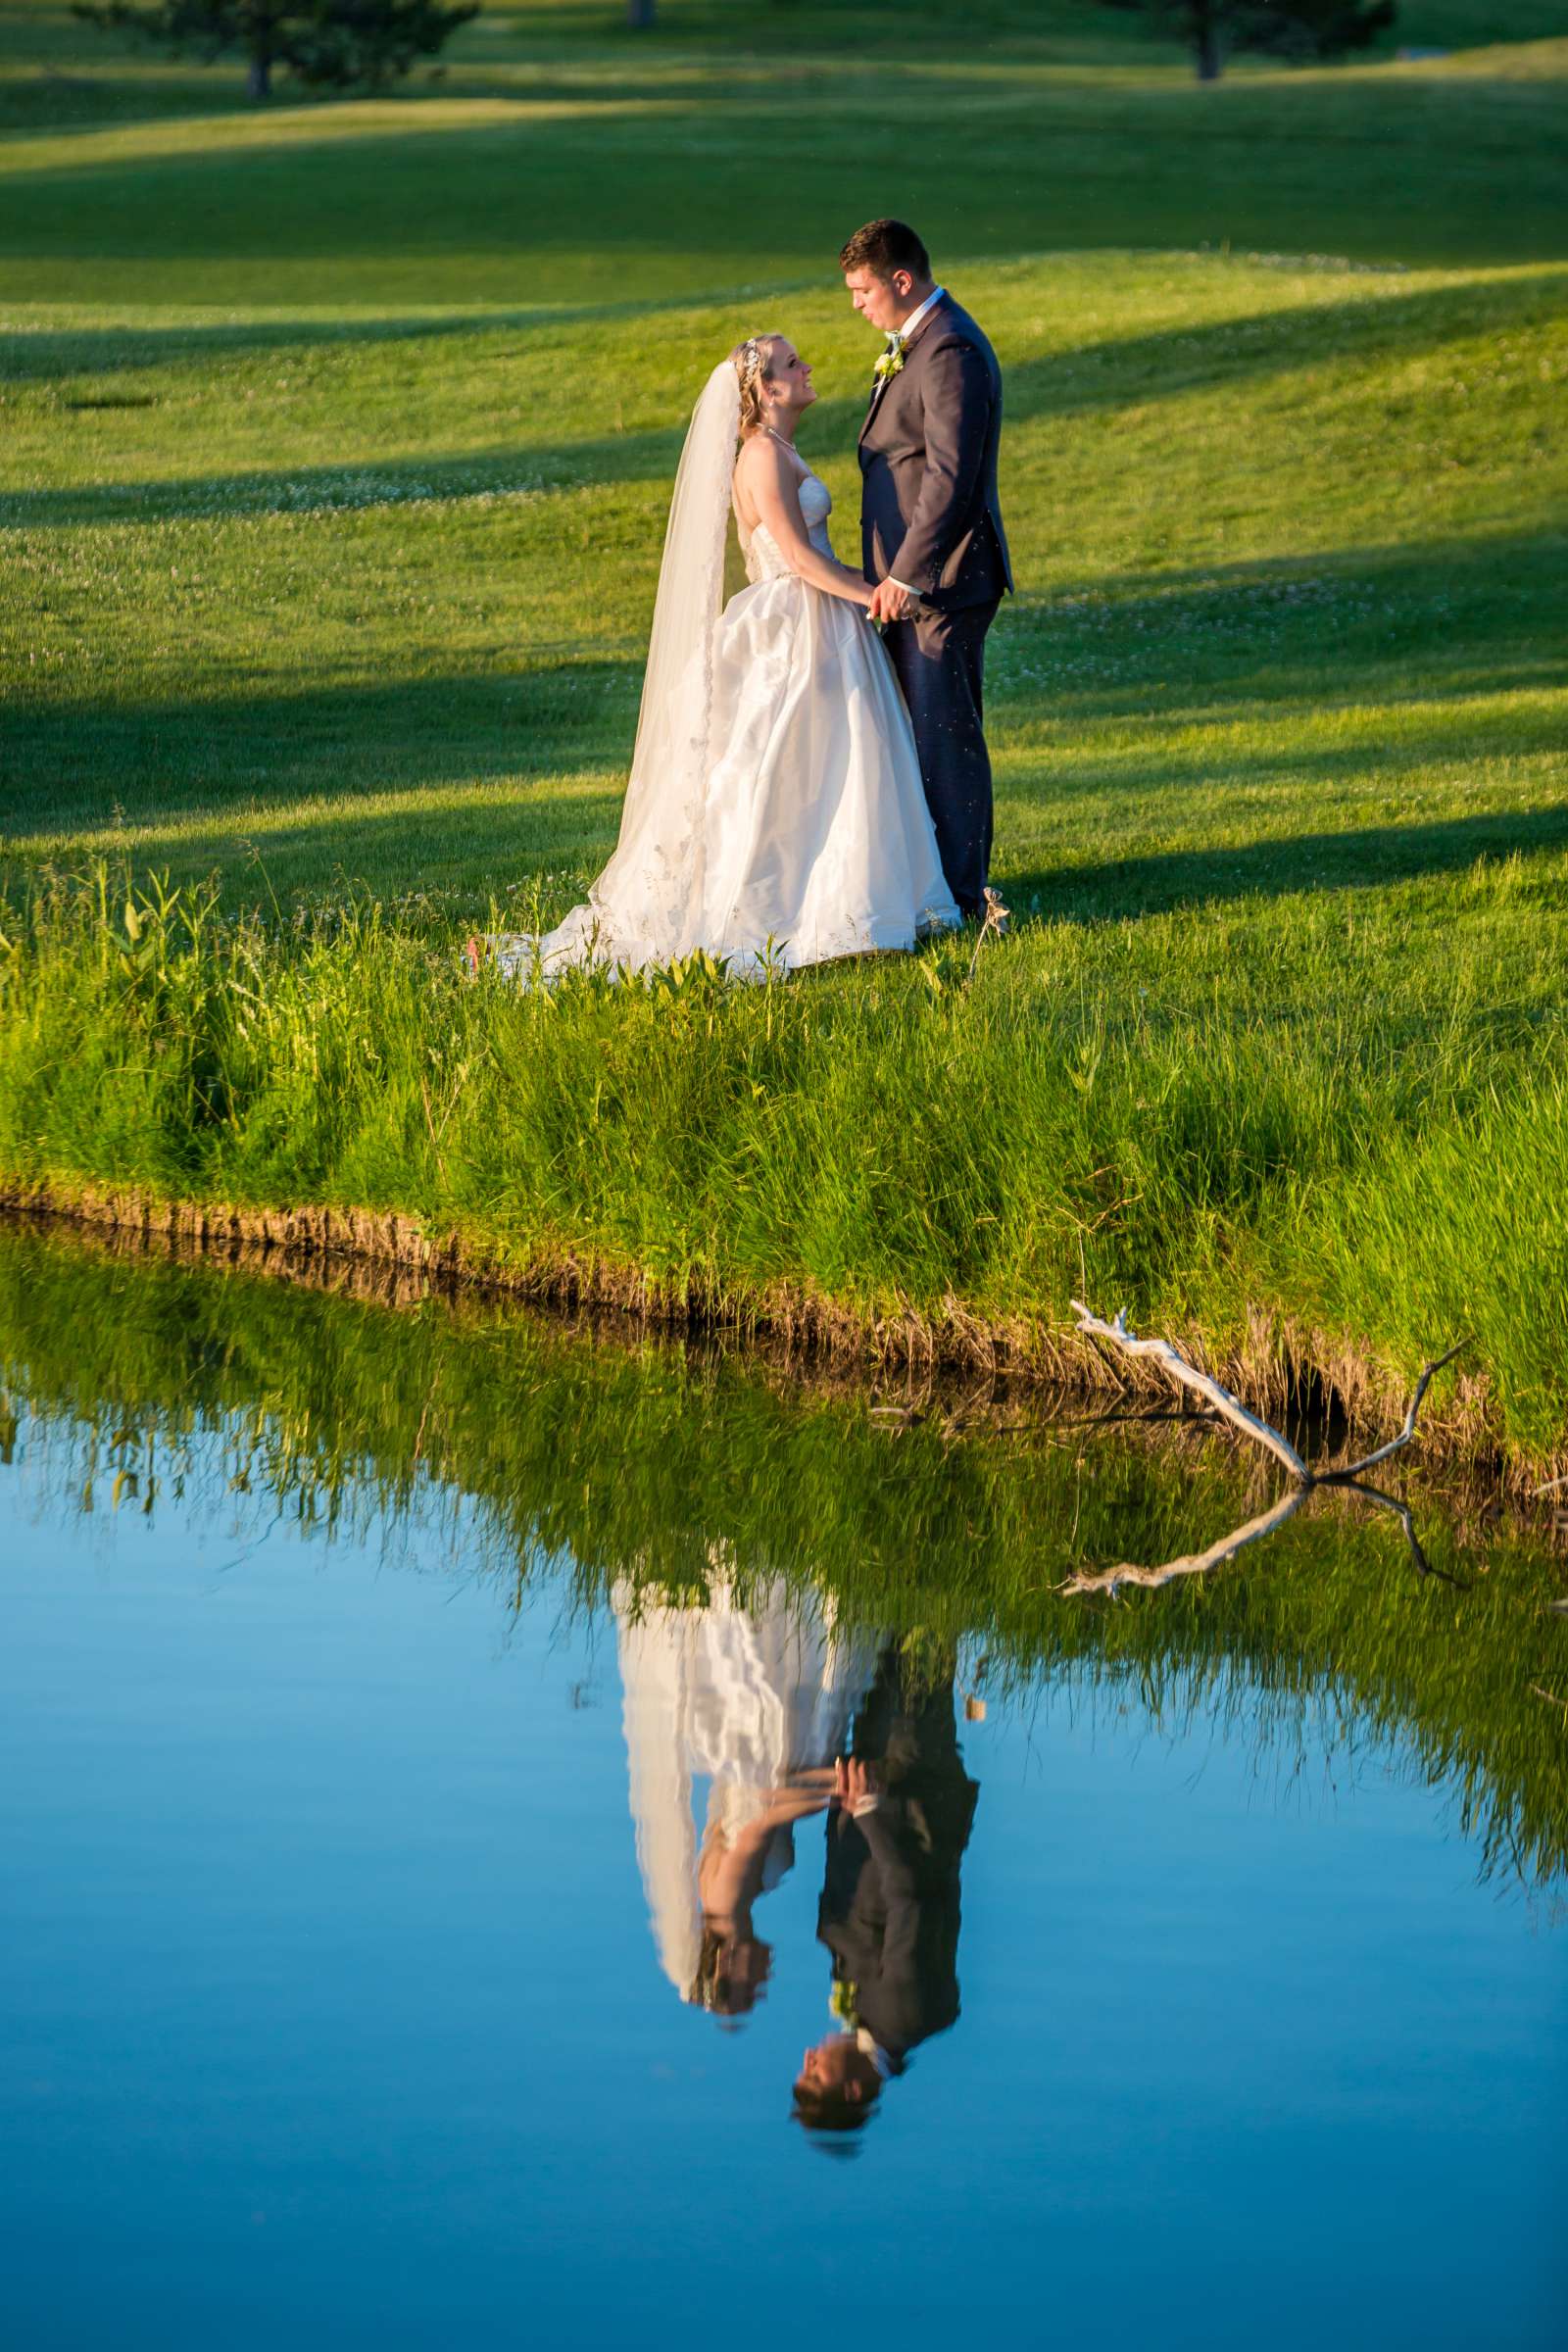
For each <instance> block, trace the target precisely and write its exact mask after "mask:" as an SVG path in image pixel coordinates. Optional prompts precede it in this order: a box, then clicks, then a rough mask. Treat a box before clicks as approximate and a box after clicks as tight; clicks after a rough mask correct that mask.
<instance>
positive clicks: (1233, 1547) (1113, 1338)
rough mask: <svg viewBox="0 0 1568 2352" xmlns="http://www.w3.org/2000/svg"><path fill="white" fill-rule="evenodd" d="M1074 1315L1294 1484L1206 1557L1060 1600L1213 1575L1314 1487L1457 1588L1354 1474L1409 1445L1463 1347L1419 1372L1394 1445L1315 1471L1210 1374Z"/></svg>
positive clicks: (1087, 1582) (1136, 1571)
mask: <svg viewBox="0 0 1568 2352" xmlns="http://www.w3.org/2000/svg"><path fill="white" fill-rule="evenodd" d="M1072 1307H1073V1312H1074V1313H1075V1314H1076V1315H1077V1317H1078V1328H1079V1330H1080V1331H1082V1332H1084V1333H1086V1334H1087V1335H1088V1336H1089V1337H1090V1338H1091V1339H1094V1340H1099V1341H1104V1342H1108V1343H1109V1344H1110V1345H1111V1346H1113V1347H1116V1348H1121V1349H1122V1351H1123V1353H1125V1354H1127V1355H1142V1356H1150V1357H1152V1358H1153V1360H1154V1361H1155V1362H1156V1363H1158V1364H1159V1365H1160V1367H1161V1368H1162V1369H1163V1370H1164V1371H1166V1372H1168V1373H1169V1374H1170V1376H1171V1378H1172V1379H1173V1380H1175V1381H1177V1382H1179V1383H1180V1385H1181V1386H1182V1387H1183V1388H1187V1389H1193V1390H1195V1391H1196V1392H1197V1394H1198V1395H1199V1396H1200V1397H1205V1398H1206V1399H1207V1401H1208V1403H1209V1404H1210V1406H1211V1407H1212V1408H1213V1410H1214V1412H1215V1413H1217V1414H1218V1415H1219V1416H1220V1417H1221V1419H1223V1420H1226V1421H1228V1422H1229V1423H1230V1424H1231V1426H1232V1428H1233V1429H1239V1430H1240V1431H1241V1432H1242V1434H1243V1436H1244V1437H1248V1438H1250V1439H1252V1440H1253V1442H1254V1443H1255V1444H1256V1445H1259V1446H1264V1447H1265V1448H1266V1449H1267V1451H1268V1452H1270V1453H1272V1454H1273V1455H1274V1456H1275V1458H1276V1459H1277V1460H1278V1461H1281V1462H1283V1463H1284V1465H1285V1467H1286V1469H1287V1470H1288V1471H1289V1472H1290V1474H1291V1479H1292V1481H1293V1484H1292V1485H1291V1486H1290V1487H1289V1488H1288V1489H1287V1490H1286V1492H1285V1493H1284V1494H1283V1495H1281V1496H1280V1498H1279V1500H1278V1501H1277V1502H1275V1503H1273V1504H1271V1505H1270V1507H1269V1509H1268V1510H1266V1511H1263V1512H1261V1513H1260V1514H1259V1515H1258V1516H1257V1517H1256V1518H1255V1519H1250V1520H1248V1521H1247V1523H1246V1525H1245V1526H1243V1527H1238V1528H1235V1529H1233V1530H1232V1532H1231V1533H1230V1534H1229V1535H1228V1536H1222V1537H1221V1538H1220V1540H1219V1542H1218V1543H1217V1544H1210V1545H1209V1547H1208V1549H1207V1550H1206V1551H1199V1552H1190V1553H1186V1554H1184V1555H1183V1557H1182V1558H1180V1559H1175V1560H1167V1561H1165V1563H1164V1564H1163V1566H1161V1567H1158V1568H1137V1567H1134V1566H1132V1565H1131V1564H1130V1563H1128V1562H1123V1563H1122V1565H1121V1566H1120V1567H1117V1568H1105V1569H1102V1570H1099V1571H1097V1572H1095V1573H1094V1574H1084V1573H1080V1574H1079V1575H1077V1576H1072V1577H1068V1578H1067V1579H1066V1581H1065V1582H1064V1583H1063V1584H1061V1585H1060V1586H1058V1588H1057V1590H1058V1591H1059V1592H1062V1593H1115V1591H1116V1590H1117V1588H1118V1587H1119V1586H1121V1585H1141V1586H1145V1587H1148V1588H1151V1589H1152V1588H1154V1587H1157V1586H1159V1585H1168V1584H1171V1583H1173V1582H1174V1581H1175V1579H1176V1578H1177V1577H1180V1576H1201V1575H1204V1574H1205V1573H1206V1572H1207V1571H1208V1570H1209V1569H1210V1568H1218V1567H1220V1566H1222V1565H1223V1563H1224V1562H1225V1561H1226V1560H1231V1559H1234V1558H1235V1557H1236V1554H1237V1553H1238V1552H1239V1551H1241V1550H1243V1549H1244V1548H1245V1547H1246V1545H1248V1544H1255V1543H1257V1542H1259V1541H1260V1539H1261V1538H1263V1537H1264V1536H1271V1535H1273V1534H1274V1533H1275V1532H1276V1530H1277V1529H1279V1528H1282V1527H1283V1526H1284V1525H1285V1523H1286V1521H1287V1520H1288V1519H1293V1518H1294V1517H1295V1516H1296V1513H1297V1512H1298V1511H1299V1509H1300V1507H1301V1505H1302V1503H1303V1502H1305V1500H1306V1499H1307V1496H1308V1495H1310V1494H1311V1493H1312V1492H1313V1490H1314V1488H1317V1487H1338V1488H1340V1489H1341V1490H1342V1491H1343V1492H1344V1493H1345V1494H1347V1495H1360V1496H1361V1497H1362V1499H1363V1500H1364V1501H1366V1502H1375V1503H1377V1504H1378V1505H1380V1507H1381V1508H1383V1509H1385V1510H1390V1511H1393V1512H1394V1513H1395V1514H1396V1516H1397V1518H1398V1521H1399V1524H1400V1525H1401V1527H1402V1528H1403V1530H1404V1536H1405V1541H1406V1543H1407V1544H1409V1546H1410V1555H1411V1557H1412V1559H1413V1560H1414V1562H1415V1564H1416V1567H1417V1569H1418V1570H1419V1571H1420V1573H1421V1574H1422V1575H1423V1576H1440V1577H1442V1578H1443V1580H1444V1582H1445V1583H1446V1584H1450V1585H1457V1584H1458V1583H1459V1581H1460V1580H1459V1579H1458V1578H1457V1577H1453V1576H1450V1575H1449V1574H1448V1572H1447V1570H1446V1569H1445V1568H1435V1567H1434V1566H1433V1564H1432V1562H1431V1561H1430V1560H1429V1559H1428V1558H1427V1556H1426V1553H1425V1552H1424V1551H1423V1550H1422V1548H1421V1544H1420V1540H1419V1538H1418V1537H1417V1535H1416V1532H1415V1521H1414V1519H1413V1517H1412V1516H1411V1511H1410V1506H1409V1504H1408V1503H1407V1502H1402V1501H1400V1500H1399V1498H1398V1497H1397V1495H1385V1494H1384V1493H1383V1492H1382V1490H1381V1489H1380V1488H1378V1487H1369V1486H1367V1485H1365V1484H1363V1483H1361V1481H1360V1478H1359V1473H1360V1472H1362V1471H1363V1470H1370V1469H1371V1468H1372V1467H1373V1466H1374V1464H1376V1463H1378V1462H1386V1461H1387V1460H1388V1458H1389V1456H1390V1455H1391V1454H1395V1453H1397V1452H1399V1451H1400V1449H1401V1448H1402V1447H1403V1446H1408V1445H1409V1444H1410V1441H1411V1440H1412V1438H1413V1437H1414V1436H1415V1433H1416V1422H1417V1419H1418V1417H1419V1415H1420V1411H1421V1406H1422V1403H1423V1401H1424V1399H1425V1397H1426V1393H1427V1390H1428V1389H1429V1388H1430V1387H1431V1385H1432V1382H1433V1379H1434V1377H1435V1375H1436V1374H1438V1373H1439V1372H1441V1371H1442V1370H1443V1369H1444V1367H1445V1365H1446V1364H1451V1363H1452V1361H1453V1359H1454V1357H1455V1356H1456V1355H1457V1354H1458V1353H1459V1350H1460V1348H1463V1347H1464V1346H1465V1345H1466V1342H1465V1341H1464V1340H1460V1341H1458V1342H1457V1343H1456V1344H1455V1345H1454V1346H1453V1347H1452V1348H1449V1349H1448V1352H1447V1353H1446V1355H1440V1356H1438V1357H1437V1358H1436V1359H1435V1360H1434V1361H1433V1362H1432V1363H1429V1364H1428V1365H1427V1366H1426V1367H1425V1369H1424V1370H1423V1372H1422V1374H1421V1378H1420V1379H1419V1381H1418V1382H1417V1383H1416V1389H1415V1394H1414V1396H1413V1397H1411V1399H1410V1409H1409V1411H1408V1412H1407V1413H1406V1414H1405V1416H1404V1426H1403V1428H1402V1429H1401V1430H1400V1431H1399V1433H1398V1435H1397V1437H1394V1438H1391V1439H1390V1440H1389V1442H1388V1444H1387V1445H1386V1446H1378V1447H1377V1449H1376V1451H1375V1452H1372V1453H1368V1454H1364V1455H1363V1456H1362V1457H1361V1459H1360V1460H1359V1461H1356V1462H1351V1463H1349V1464H1348V1467H1346V1468H1345V1469H1342V1470H1321V1471H1320V1470H1314V1469H1312V1467H1311V1466H1310V1464H1309V1463H1308V1462H1307V1461H1306V1460H1305V1459H1304V1458H1303V1456H1302V1455H1301V1454H1299V1453H1298V1451H1297V1449H1296V1447H1295V1446H1293V1445H1292V1444H1291V1442H1290V1440H1289V1438H1287V1437H1284V1436H1283V1435H1282V1434H1281V1432H1280V1431H1279V1430H1277V1429H1275V1428H1274V1427H1273V1425H1272V1423H1270V1422H1267V1421H1265V1420H1263V1419H1262V1418H1261V1416H1260V1415H1259V1414H1257V1413H1254V1412H1252V1411H1251V1410H1250V1408H1249V1407H1248V1406H1247V1405H1245V1404H1243V1403H1242V1401H1241V1399H1240V1397H1233V1396H1232V1395H1231V1393H1230V1391H1229V1389H1227V1388H1224V1387H1222V1386H1221V1384H1220V1383H1219V1382H1218V1381H1217V1380H1215V1379H1214V1378H1213V1376H1212V1375H1211V1374H1210V1373H1207V1372H1201V1371H1200V1370H1199V1369H1198V1366H1197V1365H1196V1364H1191V1363H1189V1362H1188V1360H1187V1358H1186V1356H1184V1355H1183V1354H1182V1352H1181V1350H1180V1349H1179V1348H1174V1347H1172V1345H1171V1343H1170V1342H1169V1341H1168V1340H1141V1339H1139V1338H1138V1336H1137V1335H1136V1333H1134V1332H1132V1331H1130V1330H1129V1329H1128V1327H1127V1317H1126V1314H1125V1312H1123V1313H1120V1314H1118V1315H1117V1317H1116V1320H1115V1321H1114V1323H1106V1322H1105V1321H1104V1320H1103V1318H1102V1317H1101V1316H1099V1315H1096V1314H1093V1313H1091V1311H1090V1309H1089V1308H1088V1307H1087V1306H1085V1305H1084V1303H1083V1301H1082V1300H1081V1299H1074V1300H1073V1301H1072Z"/></svg>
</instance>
